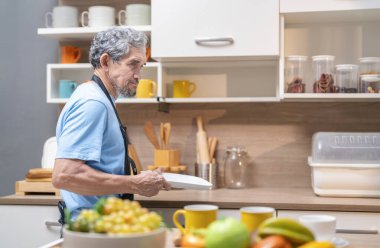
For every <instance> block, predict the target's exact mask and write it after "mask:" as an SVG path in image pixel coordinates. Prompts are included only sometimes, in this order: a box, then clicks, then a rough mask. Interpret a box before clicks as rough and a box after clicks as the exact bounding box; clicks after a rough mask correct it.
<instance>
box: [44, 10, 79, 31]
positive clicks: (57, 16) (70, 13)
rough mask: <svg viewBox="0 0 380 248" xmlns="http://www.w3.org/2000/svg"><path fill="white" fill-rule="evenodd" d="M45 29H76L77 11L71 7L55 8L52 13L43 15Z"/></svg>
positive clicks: (77, 23) (77, 24)
mask: <svg viewBox="0 0 380 248" xmlns="http://www.w3.org/2000/svg"><path fill="white" fill-rule="evenodd" d="M45 26H46V27H47V28H68V27H78V26H79V22H78V9H77V8H76V7H72V6H55V7H54V8H53V12H48V13H46V15H45Z"/></svg>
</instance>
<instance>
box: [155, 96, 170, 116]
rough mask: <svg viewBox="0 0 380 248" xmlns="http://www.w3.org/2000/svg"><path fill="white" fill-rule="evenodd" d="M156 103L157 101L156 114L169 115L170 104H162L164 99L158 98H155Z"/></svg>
mask: <svg viewBox="0 0 380 248" xmlns="http://www.w3.org/2000/svg"><path fill="white" fill-rule="evenodd" d="M157 101H158V112H164V113H169V111H170V104H169V103H167V102H164V99H163V98H160V97H157Z"/></svg>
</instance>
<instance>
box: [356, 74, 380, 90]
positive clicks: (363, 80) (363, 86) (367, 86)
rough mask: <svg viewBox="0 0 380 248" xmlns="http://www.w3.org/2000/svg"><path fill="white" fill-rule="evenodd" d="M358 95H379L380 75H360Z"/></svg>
mask: <svg viewBox="0 0 380 248" xmlns="http://www.w3.org/2000/svg"><path fill="white" fill-rule="evenodd" d="M359 92H360V93H380V74H369V75H368V74H367V75H360V81H359Z"/></svg>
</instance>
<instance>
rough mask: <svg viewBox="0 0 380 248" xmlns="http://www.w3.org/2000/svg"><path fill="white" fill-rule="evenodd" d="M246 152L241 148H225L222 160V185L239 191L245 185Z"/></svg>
mask: <svg viewBox="0 0 380 248" xmlns="http://www.w3.org/2000/svg"><path fill="white" fill-rule="evenodd" d="M247 167H248V159H247V152H246V150H245V147H243V146H232V147H227V151H226V157H225V160H224V185H225V187H226V188H231V189H239V188H244V187H245V186H246V185H247V177H246V175H247Z"/></svg>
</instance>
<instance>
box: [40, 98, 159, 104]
mask: <svg viewBox="0 0 380 248" xmlns="http://www.w3.org/2000/svg"><path fill="white" fill-rule="evenodd" d="M68 100H69V99H67V98H51V99H48V100H47V102H48V103H61V104H65V103H67V101H68ZM118 103H119V104H125V103H158V101H157V98H121V99H117V100H116V104H118Z"/></svg>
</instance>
